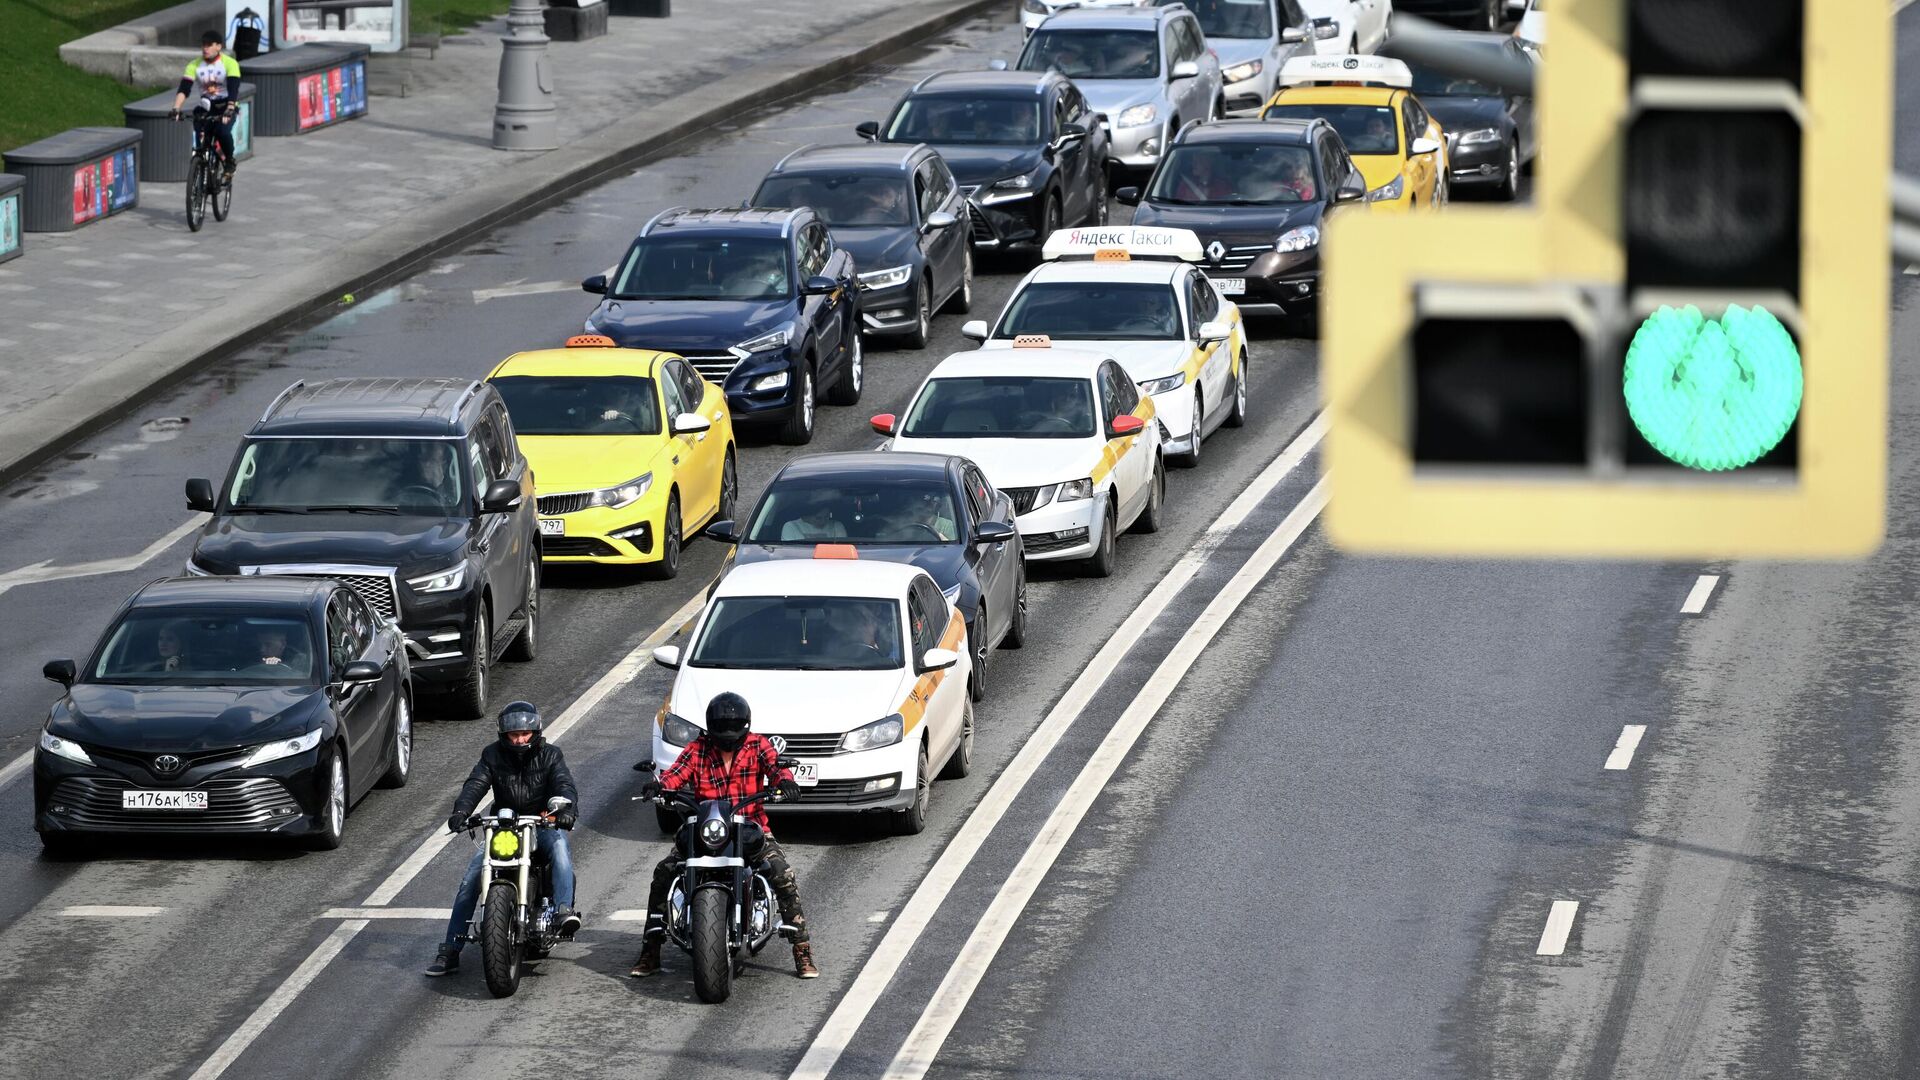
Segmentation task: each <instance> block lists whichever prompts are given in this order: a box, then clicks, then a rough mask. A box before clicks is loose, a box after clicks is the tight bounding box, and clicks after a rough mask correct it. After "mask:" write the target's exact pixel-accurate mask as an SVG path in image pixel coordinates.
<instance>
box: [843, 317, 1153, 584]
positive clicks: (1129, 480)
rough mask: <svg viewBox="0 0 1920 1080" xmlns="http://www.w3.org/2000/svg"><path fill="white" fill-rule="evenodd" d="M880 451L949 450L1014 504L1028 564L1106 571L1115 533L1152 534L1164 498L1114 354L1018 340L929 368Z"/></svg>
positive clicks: (1148, 440) (1137, 398)
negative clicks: (1079, 562)
mask: <svg viewBox="0 0 1920 1080" xmlns="http://www.w3.org/2000/svg"><path fill="white" fill-rule="evenodd" d="M872 423H873V429H874V430H875V431H877V432H879V433H880V434H882V435H887V436H890V437H891V440H892V441H890V442H889V443H888V444H887V447H888V448H889V449H893V450H913V451H917V452H920V453H927V454H957V455H959V456H961V457H964V458H968V459H970V460H971V461H973V462H974V464H976V465H978V466H980V470H981V471H982V472H984V473H986V475H987V479H988V480H989V481H991V482H992V484H993V486H994V487H997V488H999V489H1000V490H1001V491H1003V492H1005V493H1006V494H1007V495H1008V496H1009V497H1010V498H1012V500H1013V508H1014V512H1015V514H1016V517H1015V519H1014V526H1015V527H1016V528H1017V529H1019V530H1020V540H1021V543H1022V545H1023V546H1024V547H1025V549H1026V557H1027V558H1028V559H1037V560H1046V561H1053V560H1066V559H1084V560H1086V563H1087V567H1088V569H1089V570H1090V571H1091V572H1092V573H1093V575H1094V576H1095V577H1106V576H1108V575H1110V574H1112V573H1113V562H1114V546H1115V545H1114V542H1115V540H1116V539H1117V537H1118V535H1119V534H1120V532H1121V531H1122V530H1125V529H1129V528H1132V529H1135V530H1137V531H1139V532H1153V531H1155V530H1157V529H1158V528H1159V527H1160V515H1161V512H1162V506H1163V504H1164V502H1165V499H1166V489H1167V484H1166V463H1165V461H1164V460H1163V455H1164V453H1165V429H1164V428H1162V427H1161V426H1160V423H1159V421H1158V419H1157V417H1156V416H1155V413H1154V404H1153V399H1152V398H1150V397H1147V396H1145V395H1143V394H1141V393H1140V389H1139V387H1137V386H1135V385H1134V381H1133V378H1132V376H1130V375H1129V374H1128V373H1127V371H1126V369H1125V368H1123V367H1121V366H1120V363H1119V361H1117V360H1116V359H1114V357H1113V354H1112V353H1110V352H1106V351H1094V350H1093V349H1090V348H1079V349H1067V348H1055V347H1054V346H1053V344H1052V343H1051V342H1050V341H1049V340H1048V339H1047V338H1045V337H1041V336H1034V337H1021V338H1017V339H1015V340H1014V341H1013V342H1012V347H1010V348H1006V349H981V350H978V351H977V352H968V353H957V354H955V355H953V356H949V357H947V358H946V359H945V360H943V361H941V362H940V366H938V367H936V368H934V369H933V373H932V374H930V375H928V376H927V380H926V382H924V383H922V384H920V389H919V391H918V392H916V393H915V394H914V396H913V402H912V403H911V404H909V405H908V406H907V411H906V413H905V414H904V415H902V416H897V417H896V416H894V415H893V414H891V413H883V414H881V415H879V416H876V417H874V418H873V421H872Z"/></svg>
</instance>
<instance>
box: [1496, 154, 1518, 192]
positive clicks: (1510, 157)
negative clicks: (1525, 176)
mask: <svg viewBox="0 0 1920 1080" xmlns="http://www.w3.org/2000/svg"><path fill="white" fill-rule="evenodd" d="M1519 197H1520V147H1519V146H1518V145H1514V146H1509V147H1507V175H1506V176H1504V177H1502V178H1501V180H1500V198H1501V199H1502V200H1503V201H1506V202H1512V201H1513V200H1515V199H1517V198H1519Z"/></svg>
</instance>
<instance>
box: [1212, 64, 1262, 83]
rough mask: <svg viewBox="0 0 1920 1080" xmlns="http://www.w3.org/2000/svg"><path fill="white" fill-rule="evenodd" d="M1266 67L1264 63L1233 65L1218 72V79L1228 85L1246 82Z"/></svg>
mask: <svg viewBox="0 0 1920 1080" xmlns="http://www.w3.org/2000/svg"><path fill="white" fill-rule="evenodd" d="M1266 66H1267V65H1266V63H1265V61H1261V60H1249V61H1247V62H1246V63H1244V64H1235V65H1233V66H1232V67H1230V68H1223V69H1222V70H1221V72H1220V78H1222V79H1223V80H1225V81H1227V82H1230V83H1233V82H1246V81H1247V80H1248V79H1251V78H1253V77H1254V76H1255V75H1258V74H1260V72H1261V71H1263V70H1265V68H1266Z"/></svg>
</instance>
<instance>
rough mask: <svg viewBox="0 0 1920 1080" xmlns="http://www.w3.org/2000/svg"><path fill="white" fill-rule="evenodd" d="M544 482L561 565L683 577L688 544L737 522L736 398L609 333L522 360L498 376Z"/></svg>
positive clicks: (670, 358)
mask: <svg viewBox="0 0 1920 1080" xmlns="http://www.w3.org/2000/svg"><path fill="white" fill-rule="evenodd" d="M487 381H488V382H490V383H492V384H493V386H494V388H495V389H497V390H499V391H500V396H501V397H502V398H505V399H506V402H507V412H508V414H509V415H510V416H511V417H512V419H513V427H514V438H515V440H516V441H517V442H518V443H519V444H520V452H521V453H523V454H525V455H526V457H527V461H528V462H529V463H530V464H531V465H532V466H533V474H534V475H535V476H537V477H539V478H540V480H539V484H540V490H539V491H538V493H537V495H538V505H539V509H540V545H541V547H540V554H541V558H542V559H543V560H544V561H546V562H549V563H612V564H623V565H633V564H637V565H641V566H644V567H646V568H647V570H648V571H649V573H650V574H651V576H653V577H659V578H670V577H672V576H674V575H675V574H677V573H679V572H680V547H681V544H682V543H683V542H684V541H685V539H686V538H687V537H688V536H692V535H694V534H695V533H696V532H698V531H699V530H700V529H701V528H704V527H705V526H706V524H707V523H708V522H710V521H715V520H719V519H722V518H730V517H732V516H733V504H734V499H735V496H736V495H737V494H738V493H739V490H740V479H739V477H740V473H739V470H738V469H737V467H736V466H735V463H734V447H733V417H732V415H731V414H730V413H728V411H727V395H726V392H725V391H723V390H721V389H720V388H719V387H717V386H715V385H713V384H712V383H709V382H707V381H706V380H705V379H702V378H701V377H700V373H699V372H697V371H695V370H694V368H693V365H692V364H689V363H687V362H686V361H685V360H683V359H681V358H680V357H679V356H676V355H674V354H673V353H665V352H653V351H651V350H648V349H622V348H616V347H615V346H614V343H613V339H611V338H607V337H601V336H599V335H597V334H588V335H581V336H578V337H573V338H569V339H568V340H567V344H566V347H565V348H561V349H539V350H535V351H532V352H523V353H515V354H513V355H512V356H509V357H507V358H506V359H505V360H503V361H501V362H500V366H498V367H496V368H494V369H493V371H492V372H491V373H489V374H488V375H487Z"/></svg>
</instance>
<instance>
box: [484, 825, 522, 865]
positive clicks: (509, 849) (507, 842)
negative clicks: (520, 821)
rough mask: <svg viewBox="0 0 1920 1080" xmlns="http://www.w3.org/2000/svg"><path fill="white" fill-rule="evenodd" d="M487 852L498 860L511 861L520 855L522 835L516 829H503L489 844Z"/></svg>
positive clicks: (494, 835) (495, 834)
mask: <svg viewBox="0 0 1920 1080" xmlns="http://www.w3.org/2000/svg"><path fill="white" fill-rule="evenodd" d="M487 850H488V851H490V852H492V853H493V857H494V858H496V859H511V858H513V857H514V856H516V855H518V854H520V833H519V831H518V830H515V829H501V830H500V831H499V832H496V833H494V834H493V839H492V840H490V841H488V842H487Z"/></svg>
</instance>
